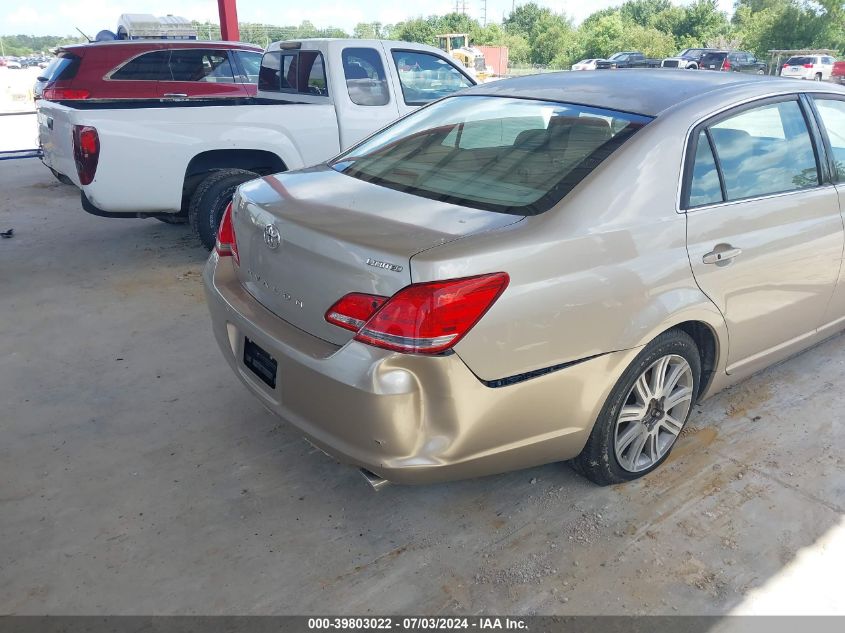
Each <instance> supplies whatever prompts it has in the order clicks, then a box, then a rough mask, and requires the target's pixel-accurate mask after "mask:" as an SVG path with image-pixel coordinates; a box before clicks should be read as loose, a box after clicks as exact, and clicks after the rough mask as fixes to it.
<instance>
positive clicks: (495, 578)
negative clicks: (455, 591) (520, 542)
mask: <svg viewBox="0 0 845 633" xmlns="http://www.w3.org/2000/svg"><path fill="white" fill-rule="evenodd" d="M557 573H558V570H557V568H555V567H554V566H553V565H552V563H551V562H550V561H549V559H548V557H547V556H545V555H543V554H532V555H531V556H529V557H528V558H526V559H523V560H521V561H519V562H517V563H514V564H513V565H511V566H509V567H506V568H504V569H491V568H489V567H486V566H485V567H482V568H481V571H479V572H478V573H477V574H476V575H475V582H476V583H478V584H480V585H527V584H532V583H533V584H539V583H541V582H542V581H543V579H544V578H547V577H549V576H554V575H555V574H557Z"/></svg>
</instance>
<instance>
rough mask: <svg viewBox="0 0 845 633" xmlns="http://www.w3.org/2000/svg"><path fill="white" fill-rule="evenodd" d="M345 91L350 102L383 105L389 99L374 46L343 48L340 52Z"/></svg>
mask: <svg viewBox="0 0 845 633" xmlns="http://www.w3.org/2000/svg"><path fill="white" fill-rule="evenodd" d="M341 59H342V61H343V76H344V79H345V80H346V91H347V93H348V94H349V99H350V100H351V101H352V103H354V104H356V105H362V106H383V105H386V104H387V103H388V102H389V101H390V92H389V91H388V88H387V77H386V76H385V73H384V64H383V63H382V61H381V55H379V52H378V51H377V50H376V49H374V48H344V49H343V53H342V54H341Z"/></svg>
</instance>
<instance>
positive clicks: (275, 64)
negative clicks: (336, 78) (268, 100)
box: [258, 51, 329, 96]
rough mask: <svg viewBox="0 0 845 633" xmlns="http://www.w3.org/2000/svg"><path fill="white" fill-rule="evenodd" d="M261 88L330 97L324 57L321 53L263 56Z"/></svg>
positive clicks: (292, 52) (260, 72) (302, 52)
mask: <svg viewBox="0 0 845 633" xmlns="http://www.w3.org/2000/svg"><path fill="white" fill-rule="evenodd" d="M258 89H259V90H264V91H267V92H293V93H297V92H298V93H300V94H310V95H323V96H326V95H328V94H329V91H328V84H327V83H326V70H325V65H324V64H323V56H322V54H320V53H319V52H318V51H270V52H268V53H264V57H263V58H262V59H261V68H260V70H259V72H258Z"/></svg>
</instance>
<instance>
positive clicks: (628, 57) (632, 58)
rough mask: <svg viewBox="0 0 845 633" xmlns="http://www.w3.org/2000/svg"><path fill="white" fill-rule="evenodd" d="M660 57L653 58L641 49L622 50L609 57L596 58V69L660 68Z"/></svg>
mask: <svg viewBox="0 0 845 633" xmlns="http://www.w3.org/2000/svg"><path fill="white" fill-rule="evenodd" d="M661 61H662V60H660V59H651V58H650V57H646V56H645V55H644V54H643V53H640V52H639V51H622V52H619V53H614V54H613V55H611V56H610V57H608V58H607V59H599V60H596V70H608V69H613V70H615V69H618V68H659V67H660V62H661Z"/></svg>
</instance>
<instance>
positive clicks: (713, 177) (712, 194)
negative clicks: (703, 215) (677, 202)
mask: <svg viewBox="0 0 845 633" xmlns="http://www.w3.org/2000/svg"><path fill="white" fill-rule="evenodd" d="M722 200H723V199H722V185H721V182H720V181H719V171H718V169H717V167H716V159H715V157H714V156H713V148H712V147H711V146H710V139H708V138H707V133H706V132H705V131H704V130H702V131H701V132H699V133H698V143H697V145H696V149H695V158H694V162H693V169H692V177H691V180H690V187H689V205H688V206H689V207H700V206H702V205H705V204H713V203H716V202H722Z"/></svg>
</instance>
